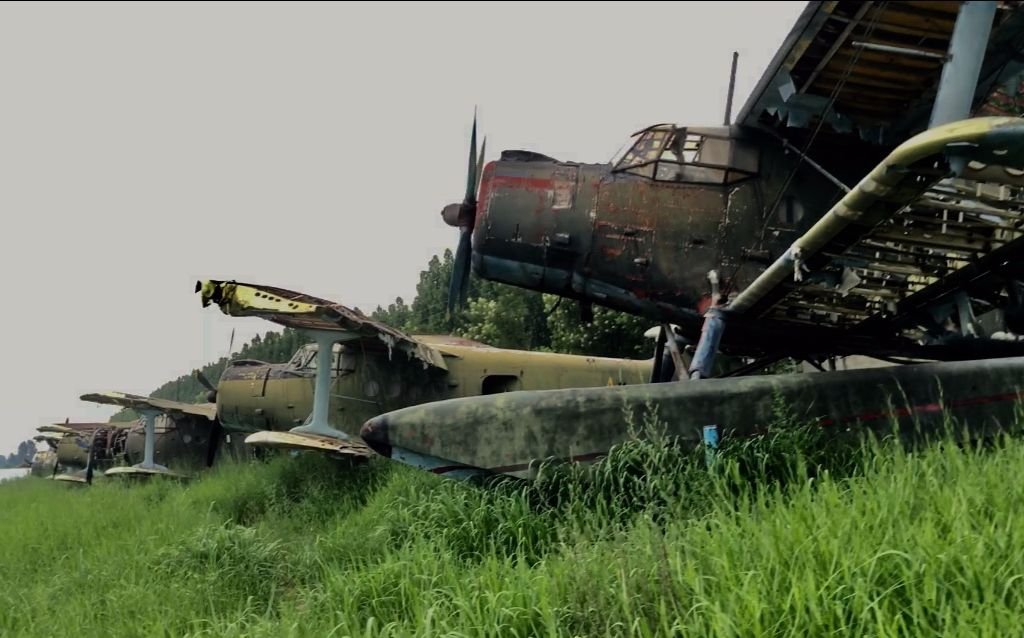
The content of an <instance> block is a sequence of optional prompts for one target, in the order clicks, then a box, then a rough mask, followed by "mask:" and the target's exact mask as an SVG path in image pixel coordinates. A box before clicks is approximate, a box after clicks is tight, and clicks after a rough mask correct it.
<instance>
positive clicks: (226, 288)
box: [196, 281, 654, 455]
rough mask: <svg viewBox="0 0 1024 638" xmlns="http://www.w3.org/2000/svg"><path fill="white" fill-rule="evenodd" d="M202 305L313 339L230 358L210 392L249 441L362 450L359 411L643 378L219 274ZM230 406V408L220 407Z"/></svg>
mask: <svg viewBox="0 0 1024 638" xmlns="http://www.w3.org/2000/svg"><path fill="white" fill-rule="evenodd" d="M196 291H197V292H199V293H200V294H201V296H202V304H203V306H204V307H206V306H209V305H210V304H216V305H218V306H219V307H220V309H221V311H223V312H224V313H225V314H228V315H231V316H255V317H261V318H263V319H267V320H269V321H272V322H274V323H277V324H279V325H283V326H288V327H291V328H296V329H299V330H303V331H306V332H307V333H308V334H309V335H310V336H311V337H312V338H313V339H314V340H315V343H314V344H310V345H309V346H306V347H304V348H302V349H300V350H299V351H298V352H297V353H296V355H295V356H294V357H293V358H292V360H291V361H290V362H289V363H287V364H278V365H272V364H265V363H261V362H256V361H244V360H243V361H233V362H232V363H231V365H230V366H229V367H228V368H227V369H226V370H225V373H224V376H223V378H222V379H221V382H220V385H219V388H218V390H217V397H216V398H217V405H218V415H219V417H220V419H221V422H222V423H224V424H225V427H229V426H228V424H229V423H230V424H231V427H234V428H237V429H248V430H249V431H256V430H262V431H260V432H257V433H256V434H254V435H251V436H250V437H249V438H248V439H246V440H247V442H250V443H262V444H264V445H269V444H277V445H279V446H281V447H296V448H299V449H318V450H331V449H338V448H339V446H348V448H350V449H352V450H353V453H355V452H359V453H361V454H364V455H371V454H372V452H371V451H370V449H369V448H368V447H366V446H365V444H363V442H362V441H361V440H360V439H359V435H358V432H359V428H360V427H361V425H362V424H363V423H364V422H365V421H366V420H367V419H369V418H371V417H373V416H376V415H378V414H381V413H383V412H387V411H389V410H395V409H398V408H401V407H406V406H411V405H419V404H423V403H428V402H431V401H437V400H442V399H448V398H453V397H468V396H476V395H489V394H498V393H508V392H515V391H522V390H538V389H548V388H565V387H593V386H602V387H603V386H613V385H626V384H636V383H643V382H646V381H649V380H650V376H651V374H652V372H653V368H654V366H653V362H652V361H651V360H648V361H631V360H626V359H610V358H602V357H588V356H580V355H566V354H557V353H548V352H526V351H518V350H505V349H499V348H493V347H490V346H487V345H485V344H482V343H478V342H475V341H470V340H468V339H461V338H458V337H450V336H420V335H416V336H410V335H406V334H404V333H402V332H401V331H399V330H396V329H394V328H392V327H390V326H386V325H384V324H381V323H380V322H376V321H373V320H372V319H370V318H369V317H366V316H365V315H363V314H362V313H360V312H359V311H358V310H353V309H350V308H346V307H345V306H342V305H340V304H336V303H333V302H331V301H327V300H324V299H319V298H316V297H312V296H310V295H305V294H302V293H298V292H293V291H289V290H283V289H280V288H272V287H269V286H261V285H253V284H244V283H236V282H224V281H206V282H201V283H197V285H196ZM229 406H230V407H229Z"/></svg>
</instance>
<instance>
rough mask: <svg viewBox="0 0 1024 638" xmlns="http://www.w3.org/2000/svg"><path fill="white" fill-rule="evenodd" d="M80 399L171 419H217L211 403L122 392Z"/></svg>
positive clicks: (214, 406) (86, 395) (90, 395)
mask: <svg viewBox="0 0 1024 638" xmlns="http://www.w3.org/2000/svg"><path fill="white" fill-rule="evenodd" d="M81 399H82V401H90V402H92V403H103V404H107V405H119V406H121V407H123V408H131V409H133V410H159V411H160V412H163V413H165V414H167V415H170V416H172V417H174V416H181V415H186V414H187V415H192V416H201V417H205V418H206V419H208V420H210V421H213V420H214V419H216V418H217V406H216V405H215V404H213V403H183V402H181V401H170V400H168V399H157V398H154V397H143V396H139V395H137V394H125V393H123V392H95V393H92V394H83V395H82V396H81Z"/></svg>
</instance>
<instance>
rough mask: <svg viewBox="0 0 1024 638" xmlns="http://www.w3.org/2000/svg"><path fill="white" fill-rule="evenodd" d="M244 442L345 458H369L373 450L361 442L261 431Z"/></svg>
mask: <svg viewBox="0 0 1024 638" xmlns="http://www.w3.org/2000/svg"><path fill="white" fill-rule="evenodd" d="M245 442H246V443H247V444H248V445H252V446H253V447H269V448H278V449H286V450H303V451H308V452H327V453H330V454H337V455H341V456H345V457H355V458H369V457H371V456H373V455H374V452H373V450H371V449H370V448H369V447H368V446H366V445H365V444H363V443H362V442H361V441H343V440H341V439H336V438H333V437H328V436H318V435H316V434H299V433H296V432H274V431H271V430H263V431H261V432H255V433H253V434H250V435H249V436H248V437H246V439H245Z"/></svg>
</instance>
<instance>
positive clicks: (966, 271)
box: [726, 118, 1024, 338]
mask: <svg viewBox="0 0 1024 638" xmlns="http://www.w3.org/2000/svg"><path fill="white" fill-rule="evenodd" d="M1021 169H1024V119H1020V118H975V119H971V120H966V121H963V122H954V123H951V124H947V125H944V126H939V127H936V128H933V129H930V130H928V131H926V132H925V133H922V134H919V135H917V136H916V137H914V138H912V139H910V140H908V141H907V142H906V143H904V144H902V145H901V146H899V147H898V148H897V149H896V150H894V151H893V152H892V153H891V154H890V155H889V156H888V157H887V158H886V159H885V161H883V162H882V163H881V164H879V165H878V166H877V167H876V168H875V169H874V170H873V171H871V173H869V174H868V175H867V176H866V177H865V178H864V179H863V180H862V181H861V182H860V183H859V184H858V185H857V186H856V187H855V188H853V189H852V190H851V191H850V192H849V193H847V194H846V196H844V197H843V198H842V199H841V200H840V201H839V202H838V203H837V204H836V205H835V206H833V207H832V209H831V210H829V211H828V212H827V213H826V214H825V215H824V216H823V217H822V218H821V219H820V220H819V221H818V222H817V223H816V224H815V225H814V226H813V227H812V228H811V229H810V230H809V231H808V232H806V233H805V234H804V235H803V236H801V237H800V238H799V239H797V240H796V242H794V243H793V245H792V247H791V248H790V249H789V250H788V251H787V253H786V254H784V255H783V256H782V257H780V258H779V259H778V260H777V261H775V262H774V263H773V264H772V265H771V266H770V267H769V268H768V269H767V270H766V271H765V272H764V273H762V274H761V275H760V276H759V277H758V278H757V279H756V280H755V281H754V282H753V283H752V284H751V285H750V286H748V287H747V288H746V289H745V290H744V291H742V292H741V293H740V294H739V295H738V296H736V297H735V298H734V299H732V300H731V301H730V302H729V304H728V305H727V306H726V310H727V311H728V312H729V313H731V314H734V315H739V316H744V317H749V318H755V319H767V320H770V321H773V322H780V323H789V324H806V325H814V326H825V327H833V328H842V329H852V330H853V331H855V332H856V331H861V332H864V333H868V332H871V333H875V334H877V333H881V332H890V333H891V332H892V331H894V330H895V331H903V334H902V336H905V337H911V338H916V337H918V336H919V335H915V334H908V333H907V332H906V331H913V330H918V329H919V326H921V325H927V324H928V323H929V321H930V319H929V318H928V317H926V316H923V315H922V313H932V312H934V311H935V309H936V304H937V303H941V304H953V306H952V309H953V312H956V311H957V310H960V309H965V307H964V306H959V307H958V306H955V304H956V303H958V301H957V299H955V298H954V295H955V294H958V292H959V291H962V292H963V293H964V295H965V296H964V297H961V299H962V300H964V301H968V302H969V303H970V305H971V309H972V311H977V312H978V313H979V314H980V313H981V312H983V311H984V310H986V309H990V308H992V307H996V306H1000V305H1002V303H1003V302H1004V301H1005V300H1004V299H1003V298H1002V297H1003V296H1004V293H1003V290H1002V289H1003V288H1004V287H1005V285H1006V282H1007V281H1008V280H1011V279H1015V278H1019V277H1021V275H1022V272H1021V271H1022V269H1024V261H1022V259H1021V256H1024V170H1021ZM950 175H954V176H952V177H950ZM962 321H963V317H961V322H962Z"/></svg>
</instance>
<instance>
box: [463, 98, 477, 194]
mask: <svg viewBox="0 0 1024 638" xmlns="http://www.w3.org/2000/svg"><path fill="white" fill-rule="evenodd" d="M466 172H467V175H466V197H465V202H466V203H467V204H473V203H475V202H476V111H474V112H473V134H472V135H471V136H470V140H469V168H467V169H466Z"/></svg>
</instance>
